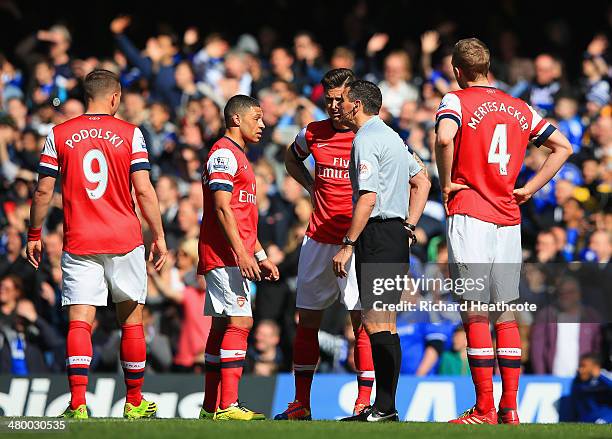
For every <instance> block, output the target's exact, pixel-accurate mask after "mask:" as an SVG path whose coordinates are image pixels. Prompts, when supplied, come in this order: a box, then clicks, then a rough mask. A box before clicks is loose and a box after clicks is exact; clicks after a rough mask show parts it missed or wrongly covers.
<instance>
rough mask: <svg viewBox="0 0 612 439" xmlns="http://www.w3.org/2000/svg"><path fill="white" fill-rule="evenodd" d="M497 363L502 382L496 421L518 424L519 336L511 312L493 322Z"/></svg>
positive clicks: (506, 312) (503, 314)
mask: <svg viewBox="0 0 612 439" xmlns="http://www.w3.org/2000/svg"><path fill="white" fill-rule="evenodd" d="M495 322H496V323H495V336H496V340H497V343H496V344H497V363H498V365H499V373H500V375H501V380H502V396H501V399H500V400H499V410H498V421H499V422H500V423H502V424H518V423H519V417H518V412H517V401H516V397H517V393H518V387H519V379H520V375H521V336H520V333H519V328H518V325H517V323H516V320H515V318H514V313H513V312H512V311H505V312H503V313H501V314H500V315H499V317H497V318H496V320H495Z"/></svg>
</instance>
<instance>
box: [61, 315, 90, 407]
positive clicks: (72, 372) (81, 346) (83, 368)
mask: <svg viewBox="0 0 612 439" xmlns="http://www.w3.org/2000/svg"><path fill="white" fill-rule="evenodd" d="M91 355H92V347H91V325H90V324H89V323H87V322H83V321H80V320H73V321H71V322H70V323H69V324H68V337H67V339H66V372H67V373H68V384H69V386H70V408H71V409H73V410H74V409H76V408H77V407H78V406H80V405H81V404H85V392H86V391H87V381H88V379H87V378H88V373H89V364H90V363H91Z"/></svg>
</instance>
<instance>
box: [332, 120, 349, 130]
mask: <svg viewBox="0 0 612 439" xmlns="http://www.w3.org/2000/svg"><path fill="white" fill-rule="evenodd" d="M332 127H333V128H334V130H336V131H347V130H350V129H351V127H350V126H348V125H343V124H341V123H338V122H336V121H335V120H332Z"/></svg>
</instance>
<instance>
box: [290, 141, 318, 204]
mask: <svg viewBox="0 0 612 439" xmlns="http://www.w3.org/2000/svg"><path fill="white" fill-rule="evenodd" d="M285 169H287V174H289V175H290V176H292V177H293V178H295V180H296V181H297V182H298V183H299V184H301V185H302V186H303V187H304V189H306V190H307V191H308V193H309V194H310V196H311V197H312V194H313V188H314V179H313V178H312V175H311V174H310V171H309V170H308V169H307V168H306V166H305V165H304V162H303V159H301V158H299V157H298V156H297V154H296V153H295V150H294V145H293V144H291V145H289V148H287V151H285Z"/></svg>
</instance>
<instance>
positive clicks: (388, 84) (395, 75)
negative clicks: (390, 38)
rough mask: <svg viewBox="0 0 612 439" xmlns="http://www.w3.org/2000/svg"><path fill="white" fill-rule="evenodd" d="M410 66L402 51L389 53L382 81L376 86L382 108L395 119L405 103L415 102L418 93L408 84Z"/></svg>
mask: <svg viewBox="0 0 612 439" xmlns="http://www.w3.org/2000/svg"><path fill="white" fill-rule="evenodd" d="M411 69H412V66H411V63H410V57H409V55H408V54H407V53H406V52H404V51H396V52H391V53H390V54H389V55H387V57H386V58H385V74H384V78H385V79H384V80H383V81H382V82H381V83H380V84H378V86H379V87H380V91H381V92H382V96H383V102H384V106H385V108H386V109H387V111H389V113H391V116H393V117H395V118H397V117H399V115H400V111H401V109H402V106H403V105H404V103H405V102H408V101H416V100H417V99H418V96H419V95H418V91H417V89H416V87H414V86H413V85H412V84H410V80H411V79H412V72H411Z"/></svg>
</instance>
